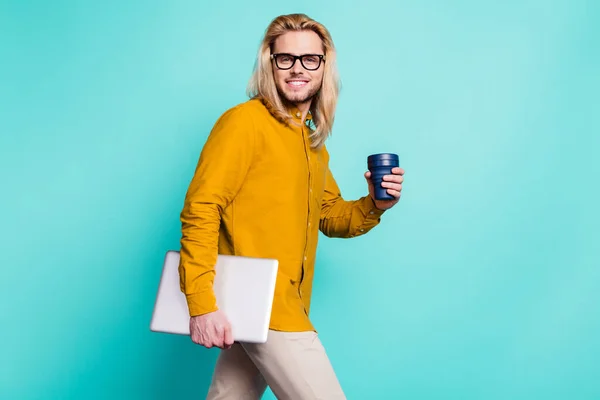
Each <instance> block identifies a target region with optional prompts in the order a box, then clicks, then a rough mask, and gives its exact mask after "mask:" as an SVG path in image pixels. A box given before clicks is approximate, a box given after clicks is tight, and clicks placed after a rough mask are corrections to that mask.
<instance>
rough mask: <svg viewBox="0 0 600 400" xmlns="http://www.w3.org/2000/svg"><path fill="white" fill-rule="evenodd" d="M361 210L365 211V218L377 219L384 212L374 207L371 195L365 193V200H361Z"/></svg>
mask: <svg viewBox="0 0 600 400" xmlns="http://www.w3.org/2000/svg"><path fill="white" fill-rule="evenodd" d="M361 208H362V210H363V212H364V213H365V215H366V217H367V219H379V217H381V216H382V215H383V213H385V210H380V209H379V208H377V207H375V202H374V201H373V198H372V197H371V195H367V196H366V197H365V200H364V201H363V202H362V207H361Z"/></svg>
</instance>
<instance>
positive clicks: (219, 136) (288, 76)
mask: <svg viewBox="0 0 600 400" xmlns="http://www.w3.org/2000/svg"><path fill="white" fill-rule="evenodd" d="M335 57H336V53H335V48H334V45H333V42H332V39H331V36H330V34H329V32H328V31H327V30H326V28H325V27H324V26H323V25H321V24H319V23H318V22H316V21H314V20H312V19H310V18H308V17H307V16H305V15H299V14H293V15H287V16H280V17H278V18H276V19H275V20H273V21H272V23H271V24H270V26H269V27H268V29H267V31H266V34H265V37H264V40H263V42H262V45H261V48H260V52H259V55H258V60H257V64H256V67H255V71H254V74H253V76H252V79H251V81H250V84H249V95H250V100H248V101H247V102H245V103H242V104H239V105H237V106H235V107H233V108H231V109H229V110H228V111H226V112H225V113H224V114H223V115H222V116H221V117H220V118H219V120H218V121H217V123H216V124H215V126H214V128H213V130H212V131H211V133H210V135H209V137H208V139H207V141H206V144H205V146H204V148H203V150H202V153H201V155H200V160H199V162H198V166H197V169H196V171H195V174H194V177H193V179H192V182H191V184H190V187H189V190H188V193H187V195H186V199H185V204H184V208H183V211H182V213H181V221H182V239H181V264H180V276H181V288H182V291H183V292H184V293H185V295H186V298H187V302H188V306H189V310H190V317H191V318H190V332H191V339H192V340H193V341H194V342H195V343H198V344H201V345H203V346H206V347H208V348H210V347H213V346H216V347H219V348H221V349H223V350H222V351H221V352H220V355H219V358H218V361H217V365H216V367H215V372H214V376H213V379H212V384H211V387H210V390H209V394H208V397H207V398H208V399H212V400H214V399H258V398H260V397H261V396H262V394H263V393H264V391H265V389H266V387H267V385H269V387H270V388H271V390H272V391H273V393H274V394H275V395H276V396H277V397H278V398H279V399H317V398H318V399H330V400H333V399H343V398H345V397H344V393H343V391H342V389H341V387H340V384H339V382H338V379H337V378H336V375H335V373H334V371H333V369H332V367H331V364H330V362H329V360H328V357H327V355H326V353H325V351H324V349H323V347H322V345H321V343H320V341H319V338H318V336H317V333H316V332H315V329H314V327H313V325H312V324H311V322H310V319H309V316H308V315H309V310H310V299H311V292H312V282H313V272H314V262H315V253H316V246H317V239H318V232H319V230H320V231H321V232H323V234H325V235H326V236H329V237H343V238H349V237H355V236H360V235H363V234H365V233H367V232H368V231H369V230H371V229H372V228H373V227H374V226H376V225H377V224H378V223H379V220H380V217H381V215H382V214H383V213H384V211H385V210H387V209H389V208H391V207H392V206H394V205H395V204H396V203H397V202H398V200H399V198H400V192H401V190H402V181H403V174H404V171H403V170H402V169H400V168H396V169H394V170H393V171H392V172H393V173H392V174H391V175H389V176H387V177H386V178H385V182H384V183H383V185H384V186H385V187H386V188H388V190H387V191H388V193H390V194H392V195H393V196H394V200H390V201H375V200H374V195H373V187H372V184H371V183H370V181H369V177H370V175H369V172H366V173H365V178H366V180H367V183H368V188H369V195H366V196H364V197H362V198H360V199H358V200H355V201H346V200H344V199H343V198H342V197H341V195H340V190H339V188H338V186H337V184H336V181H335V179H334V177H333V175H332V173H331V171H330V169H329V166H328V165H329V154H328V152H327V149H326V147H325V145H324V142H325V139H326V138H327V137H328V135H329V134H330V132H331V128H332V125H333V120H334V113H335V107H336V102H337V96H338V91H339V85H338V81H337V71H336V66H335ZM217 254H235V255H241V256H248V257H264V258H273V259H277V260H279V272H278V276H277V282H276V288H275V296H274V300H273V310H272V315H271V323H270V330H269V336H268V339H267V343H264V344H248V343H235V344H234V343H232V336H231V328H230V325H229V322H228V320H227V316H226V315H224V314H223V313H222V312H221V311H220V310H218V308H217V306H216V301H215V296H214V293H213V289H212V284H213V279H214V274H215V271H214V265H215V263H216V258H217Z"/></svg>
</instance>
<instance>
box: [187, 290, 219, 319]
mask: <svg viewBox="0 0 600 400" xmlns="http://www.w3.org/2000/svg"><path fill="white" fill-rule="evenodd" d="M185 297H186V300H187V304H188V309H189V313H190V317H195V316H198V315H204V314H208V313H210V312H213V311H217V310H218V307H217V299H216V297H215V295H214V293H213V292H212V291H206V292H200V293H191V294H186V295H185Z"/></svg>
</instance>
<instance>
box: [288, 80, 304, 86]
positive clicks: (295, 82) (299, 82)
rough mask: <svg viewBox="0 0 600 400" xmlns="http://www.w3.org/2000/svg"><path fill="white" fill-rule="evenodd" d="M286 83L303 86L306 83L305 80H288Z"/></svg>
mask: <svg viewBox="0 0 600 400" xmlns="http://www.w3.org/2000/svg"><path fill="white" fill-rule="evenodd" d="M288 83H289V84H290V85H292V86H304V85H306V82H303V81H290V82H288Z"/></svg>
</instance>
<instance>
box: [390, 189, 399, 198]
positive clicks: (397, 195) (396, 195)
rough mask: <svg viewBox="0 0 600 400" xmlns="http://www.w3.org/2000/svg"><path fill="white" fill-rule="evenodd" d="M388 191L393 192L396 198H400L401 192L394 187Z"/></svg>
mask: <svg viewBox="0 0 600 400" xmlns="http://www.w3.org/2000/svg"><path fill="white" fill-rule="evenodd" d="M387 192H388V193H389V194H391V195H392V196H394V197H395V198H397V199H399V198H400V192H399V191H397V190H394V189H388V190H387Z"/></svg>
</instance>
